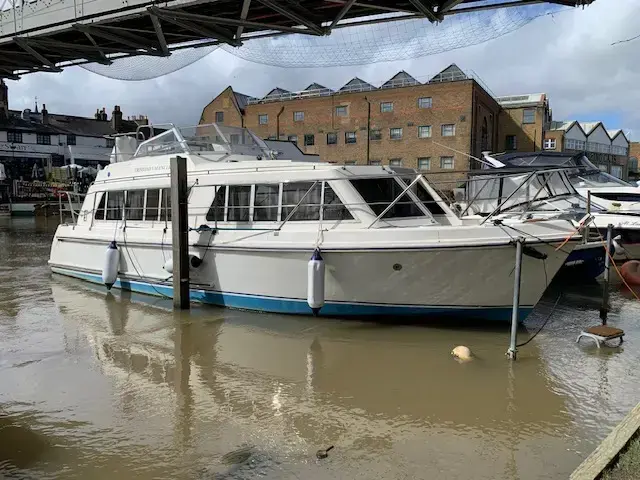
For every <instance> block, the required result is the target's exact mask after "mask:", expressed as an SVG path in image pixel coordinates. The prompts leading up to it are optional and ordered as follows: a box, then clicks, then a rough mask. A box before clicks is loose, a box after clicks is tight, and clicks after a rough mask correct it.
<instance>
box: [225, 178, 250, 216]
mask: <svg viewBox="0 0 640 480" xmlns="http://www.w3.org/2000/svg"><path fill="white" fill-rule="evenodd" d="M250 199H251V186H250V185H234V186H230V187H229V201H228V212H227V219H228V220H229V221H230V222H248V221H249V202H250Z"/></svg>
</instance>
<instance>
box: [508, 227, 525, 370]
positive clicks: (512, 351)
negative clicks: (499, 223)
mask: <svg viewBox="0 0 640 480" xmlns="http://www.w3.org/2000/svg"><path fill="white" fill-rule="evenodd" d="M523 243H524V238H522V237H518V239H517V240H516V269H515V272H514V278H513V309H512V310H511V341H510V342H509V350H507V357H509V359H510V360H515V359H516V356H517V348H516V343H517V340H518V310H519V309H520V278H521V270H522V244H523Z"/></svg>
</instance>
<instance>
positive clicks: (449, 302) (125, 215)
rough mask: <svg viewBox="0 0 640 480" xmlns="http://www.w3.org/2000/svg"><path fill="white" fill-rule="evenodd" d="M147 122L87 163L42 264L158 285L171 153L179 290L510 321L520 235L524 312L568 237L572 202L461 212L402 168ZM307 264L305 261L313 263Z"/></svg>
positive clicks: (331, 310) (575, 235)
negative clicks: (179, 223)
mask: <svg viewBox="0 0 640 480" xmlns="http://www.w3.org/2000/svg"><path fill="white" fill-rule="evenodd" d="M151 130H153V129H151ZM159 131H161V132H162V133H159V134H158V135H155V136H152V137H151V138H147V136H146V135H144V133H142V132H140V131H138V132H136V133H135V134H132V135H131V136H130V137H119V138H117V139H116V147H115V150H117V153H118V155H116V157H118V158H121V159H123V160H124V161H117V162H114V163H111V164H110V165H109V166H107V167H106V168H104V169H103V170H102V171H100V172H99V173H98V176H97V177H96V180H95V182H94V184H93V185H92V186H91V187H90V188H89V191H88V192H87V195H86V197H85V200H84V204H83V206H82V208H81V210H80V212H79V214H78V215H77V216H75V217H74V218H75V221H74V222H72V223H66V224H61V225H59V226H58V229H57V231H56V234H55V237H54V239H53V242H52V246H51V254H50V259H49V264H50V268H51V270H52V271H53V272H54V273H57V274H63V275H68V276H71V277H77V278H81V279H84V280H87V281H90V282H94V283H99V284H102V283H105V284H107V285H109V286H110V284H112V285H113V286H114V287H116V288H123V289H129V290H133V291H136V292H142V293H148V294H152V295H161V296H168V297H171V296H172V293H173V290H172V281H171V272H170V270H171V266H172V261H171V255H172V250H171V245H172V243H171V238H172V235H171V232H172V230H171V213H172V210H171V204H170V195H169V192H170V158H171V157H173V156H176V155H180V156H182V157H185V158H186V162H187V176H188V185H189V201H188V220H189V234H188V239H189V253H190V256H191V259H192V261H191V269H190V295H191V299H192V300H194V301H199V302H204V303H209V304H214V305H220V306H226V307H232V308H240V309H249V310H258V311H266V312H278V313H289V314H303V315H309V314H311V313H317V314H319V315H321V316H404V315H418V316H435V317H463V318H472V319H489V320H509V319H510V317H511V310H512V292H513V283H514V278H513V269H514V263H515V253H516V248H515V240H516V237H522V238H523V241H524V242H525V248H524V251H525V255H524V256H523V265H522V283H521V284H522V287H521V298H520V305H521V308H520V317H521V319H523V318H524V317H526V315H527V314H528V313H529V312H530V311H531V310H532V309H533V307H534V306H535V304H536V303H537V302H538V300H539V299H540V297H541V296H542V294H543V292H544V291H545V289H546V288H547V285H548V284H549V282H551V280H552V279H553V278H554V276H555V275H556V274H557V273H558V271H559V270H560V268H561V267H562V265H563V264H564V263H565V261H566V259H567V258H568V256H569V255H570V254H571V252H572V250H573V249H574V247H576V246H577V245H579V244H580V243H581V235H580V232H579V229H580V221H581V220H583V218H582V217H583V216H584V212H578V211H577V212H575V213H573V214H572V212H569V211H563V212H560V213H559V212H550V211H543V212H542V214H538V213H537V212H534V211H531V212H525V214H527V215H529V214H530V216H527V215H525V216H524V217H519V216H516V215H503V216H502V217H500V218H497V217H496V218H493V217H495V215H486V216H479V215H477V216H475V218H472V217H471V216H460V214H459V212H456V211H454V210H453V209H452V208H451V207H450V206H449V203H450V202H449V200H446V199H445V198H443V197H442V196H441V195H439V194H438V191H437V188H438V187H437V185H434V184H432V183H430V182H429V181H427V179H426V178H425V177H423V176H422V175H421V174H419V173H417V172H416V171H414V170H411V169H403V168H390V167H385V166H342V165H336V164H330V163H321V162H317V161H315V160H313V161H291V160H287V159H283V158H280V157H281V155H279V154H278V152H274V151H273V150H270V149H269V148H268V146H267V145H266V143H265V142H264V141H262V140H261V139H259V138H258V137H257V136H256V135H255V134H253V133H252V132H251V131H250V130H247V129H242V128H234V127H226V126H222V125H217V124H211V125H198V126H196V127H187V128H178V127H175V126H173V125H168V126H164V127H163V128H162V129H159ZM134 148H135V150H134ZM115 150H114V151H115ZM523 188H526V185H525V186H524V187H523ZM532 188H533V187H532ZM534 217H535V218H534ZM561 243H563V244H564V245H563V246H562V248H560V249H558V248H557V246H558V245H560V244H561ZM114 250H115V251H114ZM114 259H115V260H114ZM105 262H107V263H109V265H107V264H106V263H105ZM310 262H320V263H313V265H315V266H314V269H313V272H316V273H313V274H310V273H309V272H310V270H311V267H310ZM320 266H321V267H322V268H319V267H320ZM316 267H318V268H316ZM317 272H320V273H319V274H318V273H317ZM310 292H311V293H310ZM311 297H313V298H311Z"/></svg>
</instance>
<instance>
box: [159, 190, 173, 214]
mask: <svg viewBox="0 0 640 480" xmlns="http://www.w3.org/2000/svg"><path fill="white" fill-rule="evenodd" d="M160 192H161V196H162V207H161V209H160V220H162V221H167V222H168V221H170V220H171V190H170V189H168V188H163V189H162V190H161V191H160Z"/></svg>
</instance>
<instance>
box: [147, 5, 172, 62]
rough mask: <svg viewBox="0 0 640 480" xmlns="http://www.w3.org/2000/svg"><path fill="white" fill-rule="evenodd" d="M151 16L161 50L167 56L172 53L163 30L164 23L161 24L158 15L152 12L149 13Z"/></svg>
mask: <svg viewBox="0 0 640 480" xmlns="http://www.w3.org/2000/svg"><path fill="white" fill-rule="evenodd" d="M149 16H150V17H151V23H153V29H154V30H155V31H156V37H158V43H159V44H160V50H162V54H163V55H164V56H165V57H168V56H169V55H171V52H169V48H168V47H167V39H166V38H165V37H164V32H163V31H162V25H160V20H158V17H157V16H156V15H153V14H152V13H150V14H149Z"/></svg>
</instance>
